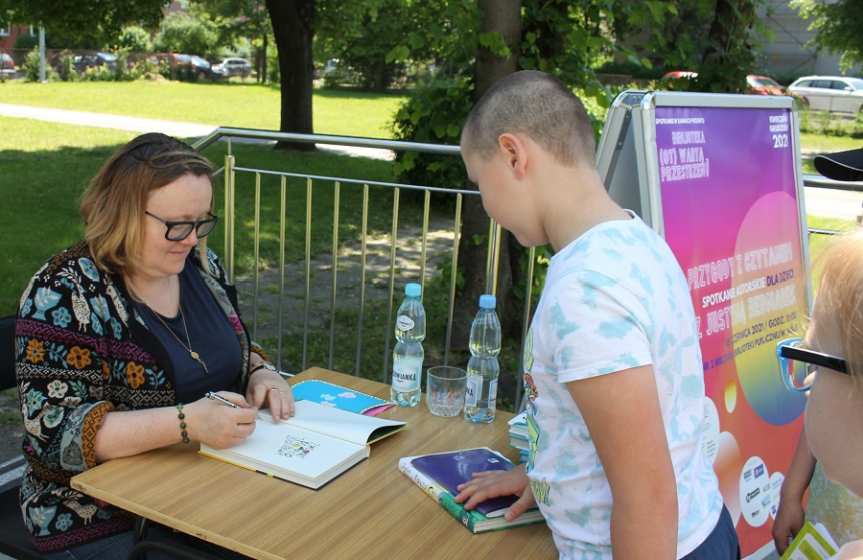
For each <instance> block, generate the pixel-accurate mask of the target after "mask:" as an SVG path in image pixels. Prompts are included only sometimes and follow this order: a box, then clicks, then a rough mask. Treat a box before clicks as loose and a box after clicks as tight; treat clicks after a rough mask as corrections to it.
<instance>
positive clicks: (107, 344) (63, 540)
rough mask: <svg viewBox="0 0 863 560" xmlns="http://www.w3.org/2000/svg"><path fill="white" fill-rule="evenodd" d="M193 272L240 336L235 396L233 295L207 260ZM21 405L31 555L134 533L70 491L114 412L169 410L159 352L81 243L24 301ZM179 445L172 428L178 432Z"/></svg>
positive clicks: (19, 332)
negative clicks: (33, 549)
mask: <svg viewBox="0 0 863 560" xmlns="http://www.w3.org/2000/svg"><path fill="white" fill-rule="evenodd" d="M207 256H208V262H209V267H208V268H209V269H210V271H212V272H209V271H205V270H204V268H203V267H202V266H201V264H200V262H199V259H198V258H197V255H196V253H193V255H190V257H189V259H188V260H187V261H186V265H187V266H195V267H196V269H197V270H198V271H199V272H200V273H201V276H202V277H203V278H204V282H205V284H206V285H207V287H209V289H210V291H211V292H212V293H213V295H214V296H215V298H216V301H217V302H218V304H219V306H220V307H221V308H222V310H224V312H225V315H226V317H227V319H228V321H229V322H230V324H231V326H232V327H233V329H234V331H235V332H236V334H237V338H238V339H239V341H240V347H241V349H242V353H243V368H242V371H243V372H244V373H243V375H242V376H241V378H240V386H238V387H231V388H226V389H232V390H235V391H238V392H241V393H242V392H243V391H244V390H245V386H246V383H247V381H248V379H247V374H246V373H245V372H247V371H248V360H249V352H250V351H255V352H260V349H259V348H258V347H257V346H255V345H253V344H252V343H251V341H250V340H249V336H248V333H247V331H246V329H245V327H244V326H243V323H242V321H241V320H240V316H239V312H238V306H237V299H236V291H235V290H234V288H233V287H232V286H230V285H228V284H227V282H226V279H225V273H224V270H223V269H222V268H221V266H219V263H218V261H217V260H216V257H215V255H214V254H213V253H212V252H208V255H207ZM15 359H16V372H17V377H18V398H19V401H18V402H19V405H20V407H21V413H22V415H23V417H24V427H25V434H24V444H23V447H24V457H25V458H26V459H27V463H28V467H27V470H26V472H25V475H24V479H23V481H22V485H21V513H22V515H23V516H24V522H25V524H26V525H27V528H28V529H29V531H30V533H31V534H32V536H33V540H34V543H35V545H36V547H37V548H38V549H39V550H41V551H43V552H49V551H57V550H62V549H64V548H67V547H70V546H75V545H78V544H83V543H85V542H89V541H92V540H95V539H99V538H102V537H105V536H108V535H111V534H114V533H118V532H120V531H125V530H128V529H130V528H131V526H132V516H131V515H130V514H129V513H127V512H124V511H122V510H119V509H117V508H115V507H112V506H109V505H108V504H105V503H103V502H100V501H98V500H95V499H93V498H90V497H89V496H86V495H84V494H82V493H80V492H78V491H76V490H73V489H72V488H70V487H69V479H70V478H71V477H72V476H74V475H75V474H77V473H80V472H82V471H84V470H86V469H89V468H91V467H94V466H95V465H96V453H95V440H96V432H98V430H99V428H100V427H101V425H102V422H103V420H104V418H105V415H106V414H107V413H109V412H111V411H112V410H136V409H142V408H154V407H160V406H172V405H174V404H176V396H175V393H174V375H173V371H172V369H171V367H170V360H169V359H168V354H167V352H166V350H165V349H164V347H163V346H162V345H161V344H160V343H159V342H158V340H157V338H156V337H155V336H154V335H152V334H151V333H150V331H149V330H148V329H147V327H146V326H145V325H144V321H143V320H142V319H141V317H140V315H139V314H138V313H137V311H135V308H134V306H133V305H131V299H130V297H129V294H128V292H127V291H126V288H125V284H124V283H123V281H122V279H121V278H120V277H119V276H115V275H111V274H108V273H105V272H103V271H101V270H99V269H98V268H97V267H96V265H95V263H94V262H93V259H92V256H91V254H90V251H89V249H88V247H87V245H86V244H85V243H83V242H82V243H79V244H78V245H75V246H74V247H71V248H70V249H67V250H66V251H63V252H62V253H60V254H58V255H56V256H54V257H53V258H52V259H51V260H50V261H49V262H48V263H47V264H45V266H43V267H42V268H41V269H40V270H39V272H37V273H36V274H35V275H34V276H33V278H32V280H31V281H30V284H29V285H28V286H27V289H26V290H25V291H24V294H23V295H22V296H21V305H20V308H19V311H18V319H17V323H16V330H15ZM177 430H178V432H177V433H178V435H179V424H178V428H177Z"/></svg>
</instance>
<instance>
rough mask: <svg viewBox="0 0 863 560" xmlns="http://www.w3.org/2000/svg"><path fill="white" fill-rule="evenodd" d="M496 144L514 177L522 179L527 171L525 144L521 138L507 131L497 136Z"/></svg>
mask: <svg viewBox="0 0 863 560" xmlns="http://www.w3.org/2000/svg"><path fill="white" fill-rule="evenodd" d="M497 144H498V149H499V150H500V152H501V154H502V155H503V157H504V158H505V159H506V163H507V165H508V166H509V167H510V169H512V171H513V173H514V174H515V176H516V179H523V178H524V176H525V174H526V172H527V149H526V148H527V146H525V144H524V142H523V141H522V140H521V138H519V137H518V136H516V135H515V134H512V133H509V132H504V133H503V134H501V135H500V136H498V138H497Z"/></svg>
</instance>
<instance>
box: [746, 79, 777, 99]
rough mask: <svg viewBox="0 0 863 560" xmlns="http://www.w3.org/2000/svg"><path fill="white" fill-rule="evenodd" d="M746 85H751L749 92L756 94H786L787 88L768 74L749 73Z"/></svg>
mask: <svg viewBox="0 0 863 560" xmlns="http://www.w3.org/2000/svg"><path fill="white" fill-rule="evenodd" d="M746 85H747V86H749V93H754V94H756V95H785V88H784V87H782V86H780V85H779V84H778V83H777V82H776V80H774V79H773V78H768V77H767V76H759V75H757V74H749V75H748V76H746Z"/></svg>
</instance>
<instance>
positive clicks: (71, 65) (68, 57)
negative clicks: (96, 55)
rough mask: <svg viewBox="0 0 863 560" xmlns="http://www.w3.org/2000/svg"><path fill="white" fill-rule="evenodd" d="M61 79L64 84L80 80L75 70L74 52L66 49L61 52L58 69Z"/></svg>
mask: <svg viewBox="0 0 863 560" xmlns="http://www.w3.org/2000/svg"><path fill="white" fill-rule="evenodd" d="M57 70H58V73H59V75H60V79H61V80H63V81H64V82H77V81H78V80H79V79H80V76H79V75H78V72H77V71H76V70H75V62H74V58H73V55H72V51H70V50H69V49H64V50H63V51H61V52H60V64H59V66H58V67H57Z"/></svg>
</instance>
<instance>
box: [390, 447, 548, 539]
mask: <svg viewBox="0 0 863 560" xmlns="http://www.w3.org/2000/svg"><path fill="white" fill-rule="evenodd" d="M512 468H513V464H512V462H510V460H509V459H507V458H506V457H504V456H503V455H501V454H500V453H498V452H496V451H492V450H491V449H489V448H488V447H477V448H474V449H462V450H460V451H449V452H445V453H432V454H429V455H420V456H417V457H402V458H401V459H399V470H400V471H402V472H403V473H404V474H405V475H407V477H408V478H410V479H411V480H412V481H413V482H414V483H415V484H416V485H417V486H419V487H420V488H422V489H423V490H424V491H425V492H426V494H428V495H429V496H430V497H431V498H432V499H434V500H435V501H436V502H438V504H440V505H441V507H443V508H444V510H446V511H447V513H449V514H450V515H451V516H452V517H454V518H456V519H457V520H458V521H460V522H461V523H462V525H464V526H465V527H467V528H468V529H469V530H470V531H471V532H472V533H481V532H484V531H494V530H498V529H507V528H509V527H517V526H519V525H529V524H532V523H540V522H543V521H544V518H543V517H542V513H540V511H539V510H538V509H536V508H532V509H529V510H528V511H526V512H524V513H523V514H521V515H520V516H518V517H517V518H515V519H513V520H512V521H507V520H506V519H505V518H504V517H503V515H504V513H506V510H507V509H508V508H509V506H511V505H512V504H513V503H515V501H516V500H517V499H518V497H517V496H501V497H499V498H492V499H490V500H486V501H485V502H482V503H481V504H479V505H478V506H477V507H476V509H473V510H471V511H467V510H465V509H464V506H463V505H462V504H459V503H457V502H456V501H455V499H454V498H455V496H456V494H458V490H457V486H458V485H459V484H461V483H463V482H467V481H468V480H470V479H471V477H472V476H473V474H474V473H477V472H482V471H494V470H510V469H512Z"/></svg>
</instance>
